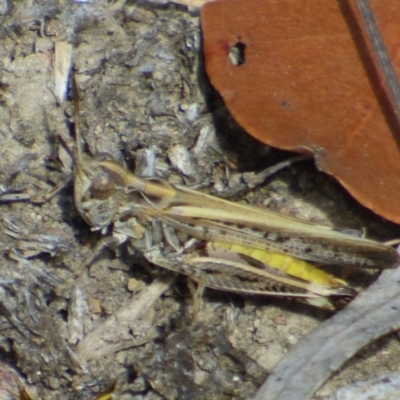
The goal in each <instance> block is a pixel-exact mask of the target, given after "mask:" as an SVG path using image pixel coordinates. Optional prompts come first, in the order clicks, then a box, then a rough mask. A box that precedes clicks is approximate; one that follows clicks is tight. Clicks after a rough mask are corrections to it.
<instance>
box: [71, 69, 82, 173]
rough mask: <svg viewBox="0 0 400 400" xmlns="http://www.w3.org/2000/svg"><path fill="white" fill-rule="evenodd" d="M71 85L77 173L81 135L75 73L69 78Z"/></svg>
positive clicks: (80, 163)
mask: <svg viewBox="0 0 400 400" xmlns="http://www.w3.org/2000/svg"><path fill="white" fill-rule="evenodd" d="M71 83H72V96H73V100H74V136H75V142H76V143H75V146H76V147H75V160H76V164H77V167H78V171H79V170H80V167H81V166H82V165H83V160H82V154H83V149H82V135H81V132H80V130H79V95H78V85H77V84H76V78H75V73H74V72H72V76H71Z"/></svg>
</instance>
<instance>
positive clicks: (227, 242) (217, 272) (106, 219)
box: [74, 84, 399, 309]
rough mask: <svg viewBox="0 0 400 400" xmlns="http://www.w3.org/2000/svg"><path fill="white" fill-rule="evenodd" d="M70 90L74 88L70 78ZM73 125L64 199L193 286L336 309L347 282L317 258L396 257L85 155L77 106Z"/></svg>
mask: <svg viewBox="0 0 400 400" xmlns="http://www.w3.org/2000/svg"><path fill="white" fill-rule="evenodd" d="M74 91H75V98H76V97H77V96H76V93H77V92H76V84H75V88H74ZM75 103H76V104H75V110H77V109H78V106H77V101H75ZM75 135H76V150H75V164H76V165H75V172H74V200H75V205H76V208H77V210H78V212H79V213H80V215H81V216H82V218H83V219H84V220H85V221H86V223H87V224H88V225H90V227H91V229H92V230H94V231H101V232H103V233H106V231H107V230H108V229H109V227H111V230H112V236H110V239H108V241H107V244H108V245H111V244H112V245H114V246H117V245H120V244H122V243H124V242H127V241H130V243H131V244H132V246H133V247H134V249H136V250H139V251H141V252H142V254H143V255H144V257H145V258H146V259H147V260H148V261H150V262H151V263H153V264H155V265H157V266H160V267H163V268H166V269H168V270H171V271H174V272H177V273H180V274H185V275H187V276H188V277H189V278H190V279H191V280H192V281H194V282H196V283H197V285H198V287H197V291H198V294H199V295H200V294H201V293H202V291H203V290H204V288H205V287H209V288H213V289H217V290H222V291H230V292H236V293H241V294H245V295H267V296H284V297H295V298H298V299H299V300H301V301H303V302H306V303H309V304H312V305H315V306H319V307H322V308H326V309H336V308H337V307H340V306H341V305H343V304H346V303H347V302H348V301H350V300H351V299H352V298H353V297H355V296H356V295H357V292H356V290H355V289H353V288H351V287H350V286H349V285H348V284H347V282H346V281H344V280H342V279H339V278H337V277H335V276H333V275H330V274H328V273H327V272H324V271H323V270H321V269H319V268H318V267H317V265H318V264H322V265H330V266H355V267H361V268H371V269H374V268H393V267H395V266H396V265H397V264H398V262H399V256H398V254H397V252H396V251H395V250H394V249H393V248H391V247H390V246H388V245H385V244H382V243H379V242H376V241H373V240H368V239H364V238H359V237H355V236H352V235H349V234H346V233H344V232H342V231H340V230H338V229H335V228H332V227H329V226H323V225H316V224H314V223H311V222H307V221H302V220H300V219H296V218H293V217H290V216H284V215H281V214H278V213H275V212H272V211H269V210H267V209H264V208H261V207H256V206H251V205H245V204H239V203H234V202H231V201H228V200H225V199H221V198H218V197H215V196H212V195H209V194H205V193H202V192H200V191H195V190H192V189H189V188H187V187H185V186H181V185H171V184H169V183H168V182H166V181H164V180H161V179H148V178H147V179H146V178H141V177H138V176H136V175H134V174H133V173H131V172H130V171H129V170H127V169H126V168H125V167H124V166H122V165H121V164H119V163H118V162H116V161H115V160H114V159H113V158H112V157H111V156H110V155H108V154H98V155H95V156H93V157H91V156H88V155H86V154H84V152H83V149H82V146H83V144H82V138H81V134H80V132H79V124H78V111H75ZM316 264H317V265H316ZM199 297H200V296H199Z"/></svg>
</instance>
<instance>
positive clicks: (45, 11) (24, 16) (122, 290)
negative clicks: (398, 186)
mask: <svg viewBox="0 0 400 400" xmlns="http://www.w3.org/2000/svg"><path fill="white" fill-rule="evenodd" d="M14 3H15V4H12V2H7V1H0V13H1V15H3V17H2V18H3V20H2V24H1V27H0V35H1V36H0V37H1V40H0V141H1V145H0V171H1V172H0V183H1V190H2V192H1V193H0V195H1V196H2V197H0V200H3V202H2V203H1V204H0V250H1V254H2V257H1V260H2V262H1V276H0V299H1V301H0V309H1V312H0V354H1V362H2V364H1V366H0V377H1V378H0V399H15V398H20V397H19V392H20V388H19V385H18V384H17V381H18V379H20V382H21V385H22V386H24V387H25V388H26V392H27V393H28V394H29V396H30V397H31V398H32V399H41V400H48V399H49V400H50V399H59V400H64V399H94V398H96V396H98V395H99V394H100V393H103V392H105V391H107V390H108V389H110V388H112V387H113V385H114V384H115V393H116V398H118V399H123V400H128V399H132V400H133V399H142V400H150V399H192V400H193V399H218V400H224V399H249V398H251V396H252V395H253V394H254V393H255V391H256V390H257V388H258V387H259V386H260V385H261V383H262V382H263V381H264V380H265V378H266V376H267V375H268V373H269V372H270V371H271V370H272V369H273V367H274V366H275V365H276V363H277V362H278V361H279V360H280V359H281V358H282V357H283V355H284V354H285V353H286V352H287V351H288V350H289V349H290V348H291V347H292V346H293V344H294V343H296V342H297V341H298V340H299V339H300V338H301V337H304V336H305V335H306V334H307V333H308V332H310V331H311V330H312V329H313V328H315V327H316V326H317V325H318V324H319V323H320V322H321V321H323V320H325V319H326V318H329V316H330V314H329V313H328V312H325V311H322V310H318V309H315V308H312V307H308V306H306V305H303V304H300V303H297V302H295V301H290V300H285V299H270V298H252V297H249V298H243V297H241V296H237V295H235V294H229V293H220V292H215V291H211V290H209V291H206V294H205V297H204V304H203V307H202V309H201V311H200V313H199V316H198V320H197V322H196V323H192V321H191V318H192V309H193V299H192V297H191V295H190V291H189V290H188V287H187V284H186V282H187V281H186V278H185V277H178V278H177V279H173V278H174V277H173V275H172V274H171V273H169V272H166V271H163V270H161V269H160V268H158V267H155V266H152V265H149V264H148V263H146V262H145V260H144V259H143V258H141V257H140V254H132V253H131V252H130V251H129V249H127V248H126V247H124V246H123V247H121V248H119V249H117V250H116V251H111V250H106V251H104V252H103V253H102V255H101V257H98V258H97V259H96V260H95V261H94V262H93V263H92V265H91V266H90V268H89V269H86V268H85V266H84V262H85V259H86V258H87V257H88V256H90V254H91V253H92V252H93V249H94V247H95V246H96V244H97V243H98V242H99V240H100V239H101V235H100V234H99V233H98V232H91V231H90V228H89V227H88V226H87V224H86V223H85V222H84V221H83V220H82V218H81V217H80V216H79V214H78V212H77V210H76V208H75V205H74V198H73V189H72V184H71V180H70V177H71V176H72V175H71V174H72V170H73V161H72V158H71V156H70V154H68V151H67V150H66V147H70V148H71V149H72V148H73V147H74V141H73V135H72V120H73V118H72V115H73V105H72V102H71V94H70V92H68V93H67V94H66V95H65V97H66V99H65V100H63V99H62V97H63V96H64V95H63V92H64V91H63V87H65V84H64V83H63V78H65V77H66V75H65V73H64V74H63V73H62V71H61V73H60V71H57V72H56V69H57V68H56V67H57V66H58V64H57V60H56V59H55V52H56V51H59V52H60V53H59V54H60V56H59V57H60V58H61V59H62V60H64V59H67V60H68V57H67V55H68V46H66V43H69V44H71V45H72V46H71V49H72V56H71V57H72V60H73V65H74V68H75V71H76V72H75V76H76V81H77V85H78V89H79V103H80V114H81V122H80V125H81V130H82V132H83V135H84V137H85V140H86V142H87V146H86V151H87V152H88V153H91V154H96V153H99V152H108V153H111V154H112V155H113V156H114V157H115V158H117V159H118V160H119V161H120V162H121V163H125V165H126V167H127V168H129V169H130V170H132V171H135V173H136V174H138V175H143V174H146V175H149V174H154V175H155V176H157V177H160V178H163V179H165V180H167V181H169V182H170V183H173V184H176V183H179V184H185V185H188V186H190V187H195V188H203V189H204V190H208V191H211V192H212V193H215V194H217V195H218V194H219V195H224V194H225V195H226V193H231V194H232V193H235V195H233V199H234V200H236V201H244V202H249V203H254V204H263V205H265V206H268V207H269V208H271V209H273V210H275V211H279V212H282V213H285V214H291V215H294V216H298V217H301V218H304V219H309V220H313V221H319V222H327V223H331V224H335V225H338V226H346V227H348V228H352V229H360V228H367V231H368V234H369V236H372V237H373V238H376V239H380V240H386V239H389V238H392V237H396V236H397V237H398V236H399V233H400V231H399V230H398V229H396V227H394V226H392V225H391V224H389V223H384V222H383V221H382V220H381V219H380V218H378V217H377V216H375V215H373V214H372V213H370V212H369V211H367V210H365V209H362V207H361V206H359V205H358V204H356V202H355V201H353V200H352V199H351V198H350V197H349V196H348V195H347V193H346V192H345V191H344V190H343V189H342V188H341V187H340V186H339V185H338V184H336V183H335V182H334V181H333V180H332V179H330V178H329V177H327V176H325V175H323V174H321V173H319V172H318V171H317V170H316V169H315V167H314V165H313V163H312V161H302V162H297V163H294V164H293V165H291V166H290V167H288V168H285V169H283V170H282V171H279V172H277V173H276V174H274V175H273V176H271V177H269V178H267V180H266V181H265V183H264V184H263V185H261V186H258V187H257V188H256V189H254V190H243V189H244V188H243V184H242V182H243V181H242V180H241V173H242V172H245V171H247V172H249V171H257V170H260V169H262V168H265V167H267V166H270V165H274V164H275V163H277V162H279V161H282V160H284V159H288V158H290V157H292V155H288V154H284V153H282V152H280V151H277V150H272V149H269V148H267V147H266V146H264V145H261V144H260V143H258V142H256V141H255V140H253V139H252V138H250V137H249V136H248V135H247V134H246V133H245V132H243V131H242V130H241V129H240V127H238V126H237V125H236V124H235V122H234V121H233V119H232V118H231V117H230V116H229V113H228V112H227V110H226V109H225V108H224V106H223V104H222V102H221V100H220V99H219V98H218V95H217V94H216V93H215V92H214V91H213V89H212V88H211V87H210V85H209V83H208V81H207V77H206V74H205V72H204V66H203V64H202V62H203V60H202V54H201V32H200V27H199V16H198V13H197V12H195V11H188V10H187V9H186V8H185V7H183V6H178V5H174V4H164V5H160V4H158V5H157V4H155V3H145V2H144V1H143V2H138V3H135V2H129V1H126V2H125V1H115V2H111V1H106V0H99V1H92V2H68V1H55V0H54V1H53V0H51V1H37V2H32V1H28V0H27V1H22V0H21V1H20V2H14ZM149 171H150V173H149ZM62 182H66V185H65V187H64V188H63V189H62V190H61V191H60V192H59V193H58V194H57V195H55V196H54V197H53V198H51V199H50V200H49V201H46V202H44V203H39V201H38V200H40V197H41V196H44V194H45V193H47V192H49V191H50V190H51V189H52V188H53V187H54V186H55V185H57V184H61V183H62ZM16 193H17V194H18V196H24V195H26V197H28V196H29V199H27V200H26V201H13V202H10V201H6V200H9V199H10V197H12V196H14V198H13V199H14V200H15V196H16ZM171 282H172V284H171ZM398 357H399V346H398V343H397V340H396V339H395V338H393V337H386V338H383V339H382V340H380V341H379V342H378V343H374V344H372V345H371V346H370V347H369V348H368V349H365V350H363V351H362V353H360V354H359V355H358V356H357V357H356V358H355V359H353V360H351V361H349V363H348V365H347V366H346V367H345V368H344V369H343V370H342V371H341V372H340V373H337V374H336V375H335V377H334V378H332V380H331V381H330V382H328V384H327V385H326V386H325V387H324V388H323V389H322V390H321V391H320V392H319V395H318V398H329V396H330V395H331V394H332V393H334V391H335V388H336V387H338V386H342V385H345V384H348V383H351V382H356V381H359V380H365V379H367V378H372V377H375V376H378V375H380V374H381V373H387V372H391V371H397V370H398V362H397V361H396V360H397V359H398ZM17 377H18V379H17ZM325 396H328V397H325Z"/></svg>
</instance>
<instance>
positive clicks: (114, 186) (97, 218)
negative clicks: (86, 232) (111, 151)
mask: <svg viewBox="0 0 400 400" xmlns="http://www.w3.org/2000/svg"><path fill="white" fill-rule="evenodd" d="M105 161H106V162H105ZM114 164H115V165H117V166H118V164H117V163H116V161H115V160H113V159H112V157H111V156H109V155H105V154H99V155H97V156H95V157H93V158H90V159H88V160H86V159H84V158H83V157H82V156H81V157H79V158H78V159H77V163H76V171H75V179H74V197H75V205H76V207H77V209H78V211H79V213H80V215H81V216H82V218H83V219H84V220H85V221H86V222H87V223H88V224H89V225H90V226H91V227H92V230H102V229H104V228H106V227H107V226H108V225H109V224H110V223H111V222H112V220H113V218H114V216H115V214H116V213H117V211H118V209H119V207H120V205H121V202H122V201H123V199H124V196H125V179H124V176H123V175H121V174H119V173H118V168H110V166H111V167H112V166H114Z"/></svg>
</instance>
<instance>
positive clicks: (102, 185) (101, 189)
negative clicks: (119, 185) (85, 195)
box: [91, 171, 115, 200]
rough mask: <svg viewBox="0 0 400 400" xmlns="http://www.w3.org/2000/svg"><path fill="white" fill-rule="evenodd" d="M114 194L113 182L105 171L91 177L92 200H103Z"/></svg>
mask: <svg viewBox="0 0 400 400" xmlns="http://www.w3.org/2000/svg"><path fill="white" fill-rule="evenodd" d="M114 192H115V182H114V180H113V177H112V176H111V175H110V174H109V173H108V172H105V171H99V172H96V174H95V175H94V176H93V179H92V184H91V194H92V198H94V199H97V200H105V199H108V198H109V197H110V196H112V195H113V194H114Z"/></svg>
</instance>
